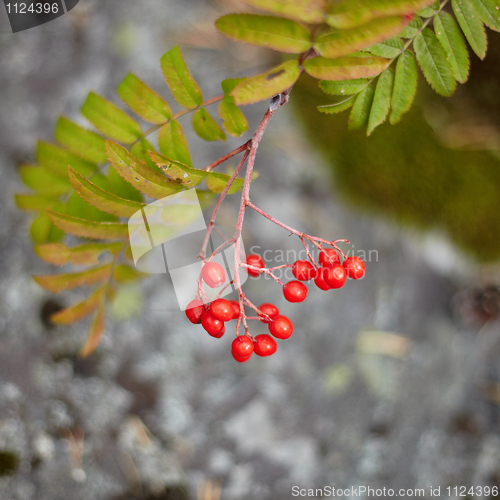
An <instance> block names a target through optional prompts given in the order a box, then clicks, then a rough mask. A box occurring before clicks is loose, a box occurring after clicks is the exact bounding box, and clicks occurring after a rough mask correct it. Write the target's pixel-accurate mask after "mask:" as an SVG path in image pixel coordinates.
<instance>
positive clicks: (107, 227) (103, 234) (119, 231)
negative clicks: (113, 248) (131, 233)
mask: <svg viewBox="0 0 500 500" xmlns="http://www.w3.org/2000/svg"><path fill="white" fill-rule="evenodd" d="M47 213H48V214H49V217H50V219H51V220H52V222H53V223H54V224H55V225H56V226H57V227H58V228H59V229H62V230H63V231H65V232H66V233H69V234H74V235H75V236H82V237H84V238H93V239H96V240H118V239H126V238H127V237H128V226H127V224H122V223H120V222H94V221H90V220H86V219H80V218H78V217H72V216H70V215H65V214H61V213H58V212H54V211H52V210H48V211H47Z"/></svg>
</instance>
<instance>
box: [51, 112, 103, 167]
mask: <svg viewBox="0 0 500 500" xmlns="http://www.w3.org/2000/svg"><path fill="white" fill-rule="evenodd" d="M55 138H56V139H57V140H58V141H59V142H60V143H61V144H63V145H64V146H66V147H67V148H68V149H69V150H70V151H71V152H72V153H74V154H76V155H77V156H80V157H81V158H83V159H84V160H87V161H89V162H91V163H104V162H105V161H106V152H105V150H104V138H103V137H101V136H100V135H98V134H96V133H94V132H91V131H90V130H86V129H84V128H83V127H80V126H79V125H76V124H75V123H73V122H71V121H69V120H68V119H67V118H64V116H61V118H59V120H58V121H57V125H56V130H55Z"/></svg>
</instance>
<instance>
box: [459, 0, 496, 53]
mask: <svg viewBox="0 0 500 500" xmlns="http://www.w3.org/2000/svg"><path fill="white" fill-rule="evenodd" d="M451 5H452V8H453V12H454V14H455V17H456V18H457V21H458V24H460V27H461V28H462V31H463V32H464V35H465V38H467V41H468V42H469V45H470V46H471V47H472V50H473V51H474V52H475V53H476V55H477V56H478V57H479V58H480V59H484V56H485V55H486V47H487V41H486V32H485V30H484V25H483V22H482V21H481V18H480V17H479V14H478V13H477V12H476V11H475V9H474V7H473V6H472V4H471V3H470V2H469V0H451Z"/></svg>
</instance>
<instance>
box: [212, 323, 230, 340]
mask: <svg viewBox="0 0 500 500" xmlns="http://www.w3.org/2000/svg"><path fill="white" fill-rule="evenodd" d="M225 333H226V325H223V326H222V330H221V331H220V332H219V333H209V335H210V336H211V337H215V338H216V339H220V338H221V337H222V336H223V335H224V334H225Z"/></svg>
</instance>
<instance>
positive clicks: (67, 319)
mask: <svg viewBox="0 0 500 500" xmlns="http://www.w3.org/2000/svg"><path fill="white" fill-rule="evenodd" d="M105 293H106V286H105V285H102V286H100V287H99V288H97V289H96V290H95V291H94V293H92V295H90V296H89V297H87V298H86V299H85V300H83V301H82V302H78V303H77V304H74V305H72V306H70V307H68V308H66V309H63V310H62V311H59V312H57V313H55V314H53V315H52V316H51V317H50V320H51V321H52V322H53V323H57V324H59V325H71V324H72V323H76V322H77V321H80V320H81V319H83V318H85V317H86V316H88V315H89V314H90V313H92V312H93V311H95V310H96V309H97V308H98V307H99V305H101V304H102V303H103V302H104V297H105Z"/></svg>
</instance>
